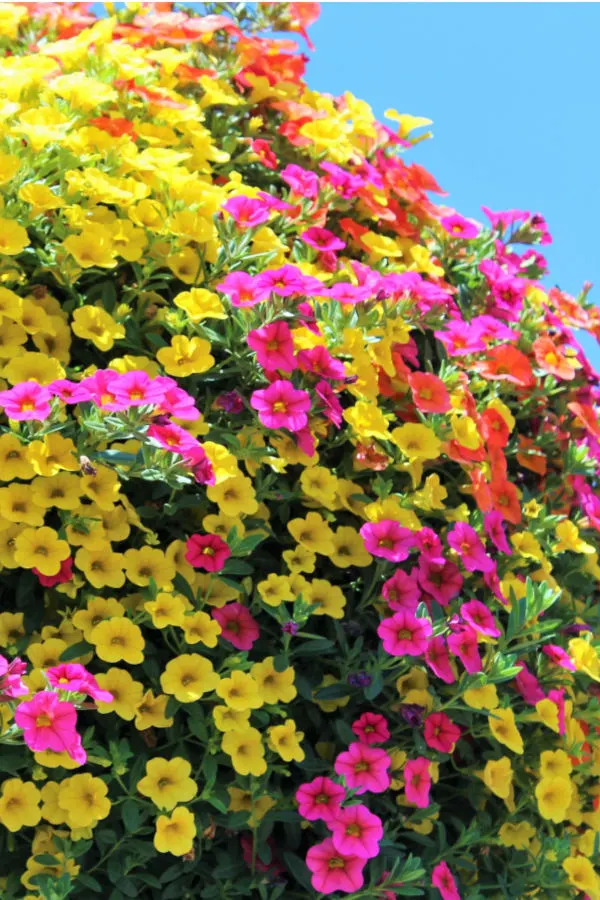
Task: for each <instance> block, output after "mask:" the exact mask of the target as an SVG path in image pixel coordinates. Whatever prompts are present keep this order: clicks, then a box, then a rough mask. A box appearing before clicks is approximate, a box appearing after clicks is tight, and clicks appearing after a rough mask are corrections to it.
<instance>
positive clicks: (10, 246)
mask: <svg viewBox="0 0 600 900" xmlns="http://www.w3.org/2000/svg"><path fill="white" fill-rule="evenodd" d="M28 246H29V235H28V234H27V231H26V230H25V228H23V226H22V225H19V223H18V222H15V221H14V219H0V253H1V254H4V256H17V255H18V254H19V253H21V252H22V251H23V250H24V249H25V247H28Z"/></svg>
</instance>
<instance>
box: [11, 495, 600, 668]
mask: <svg viewBox="0 0 600 900" xmlns="http://www.w3.org/2000/svg"><path fill="white" fill-rule="evenodd" d="M0 493H1V492H0ZM0 513H1V509H0ZM569 655H570V656H571V659H572V660H573V662H574V663H575V665H576V666H577V671H578V672H584V673H585V674H586V675H589V676H590V678H593V679H594V681H600V659H599V658H598V654H597V652H596V650H595V649H594V647H592V645H591V644H589V643H588V642H587V641H586V640H585V638H572V639H571V640H570V641H569Z"/></svg>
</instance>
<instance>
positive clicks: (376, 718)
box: [352, 712, 390, 744]
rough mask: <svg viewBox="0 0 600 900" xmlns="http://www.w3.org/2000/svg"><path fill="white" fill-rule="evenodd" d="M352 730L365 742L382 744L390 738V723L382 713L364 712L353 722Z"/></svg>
mask: <svg viewBox="0 0 600 900" xmlns="http://www.w3.org/2000/svg"><path fill="white" fill-rule="evenodd" d="M352 731H353V732H354V734H355V735H356V736H357V738H358V739H359V741H361V742H362V743H363V744H380V743H381V742H382V741H388V740H389V739H390V729H389V728H388V723H387V722H386V720H385V718H384V717H383V716H382V715H381V714H380V713H372V712H365V713H363V714H362V716H360V718H358V719H357V720H356V722H353V723H352Z"/></svg>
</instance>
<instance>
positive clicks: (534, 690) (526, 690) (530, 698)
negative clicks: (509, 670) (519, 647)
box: [515, 659, 546, 706]
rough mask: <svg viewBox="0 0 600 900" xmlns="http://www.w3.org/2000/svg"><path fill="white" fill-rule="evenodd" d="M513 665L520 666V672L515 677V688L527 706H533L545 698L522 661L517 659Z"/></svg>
mask: <svg viewBox="0 0 600 900" xmlns="http://www.w3.org/2000/svg"><path fill="white" fill-rule="evenodd" d="M515 665H517V666H521V671H520V672H519V674H518V675H516V676H515V688H516V690H517V691H518V693H519V694H520V695H521V697H522V698H523V700H524V701H525V703H527V705H528V706H535V705H536V703H539V702H540V700H544V698H545V696H546V695H545V693H544V691H543V690H542V686H541V685H540V683H539V681H538V680H537V678H536V677H535V675H534V674H533V672H530V671H529V669H528V668H527V665H526V663H524V662H523V660H522V659H518V660H517V662H516V663H515Z"/></svg>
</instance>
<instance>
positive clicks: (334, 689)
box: [315, 682, 352, 700]
mask: <svg viewBox="0 0 600 900" xmlns="http://www.w3.org/2000/svg"><path fill="white" fill-rule="evenodd" d="M351 693H352V691H351V690H350V688H349V687H348V685H346V684H342V683H341V682H338V684H330V685H328V686H327V687H324V688H321V689H320V690H318V691H317V693H316V694H315V700H340V699H341V698H342V697H349V696H350V694H351Z"/></svg>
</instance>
